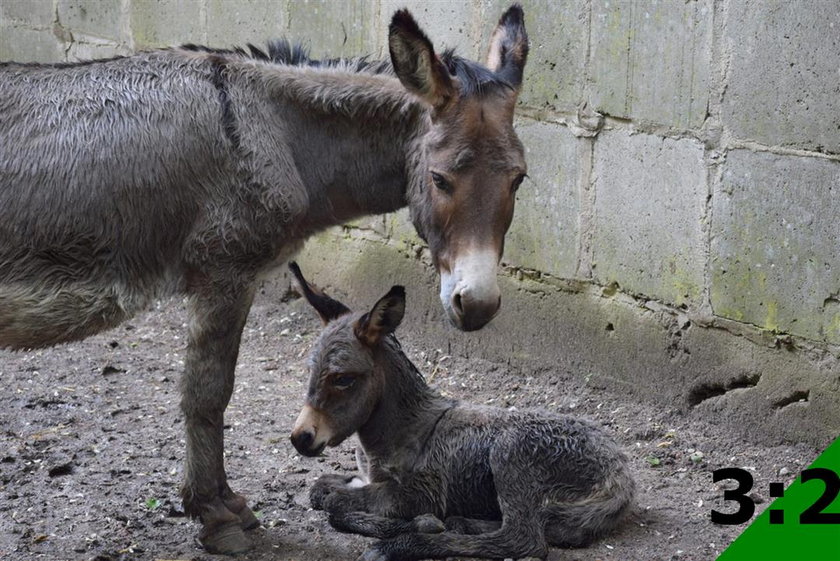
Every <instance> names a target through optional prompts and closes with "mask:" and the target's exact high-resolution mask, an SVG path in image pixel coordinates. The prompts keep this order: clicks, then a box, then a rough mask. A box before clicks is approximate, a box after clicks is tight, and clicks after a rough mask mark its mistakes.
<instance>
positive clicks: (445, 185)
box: [432, 172, 452, 193]
mask: <svg viewBox="0 0 840 561" xmlns="http://www.w3.org/2000/svg"><path fill="white" fill-rule="evenodd" d="M432 181H434V183H435V187H437V188H438V189H440V190H441V191H443V192H444V193H451V192H452V185H450V184H449V182H448V181H447V180H446V178H445V177H444V176H442V175H441V174H439V173H435V172H432Z"/></svg>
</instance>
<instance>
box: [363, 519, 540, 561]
mask: <svg viewBox="0 0 840 561" xmlns="http://www.w3.org/2000/svg"><path fill="white" fill-rule="evenodd" d="M547 555H548V544H547V543H546V540H545V536H544V535H543V532H542V527H541V526H540V524H539V521H538V520H536V519H534V517H530V516H529V517H526V518H524V519H519V520H514V519H508V518H505V521H504V522H503V523H502V525H501V527H500V528H499V529H498V530H496V531H495V532H490V533H488V534H477V535H467V534H455V533H451V532H444V533H441V534H420V533H412V534H402V535H399V536H397V537H395V538H391V539H386V540H383V541H380V542H378V543H376V544H374V546H373V547H372V548H371V549H369V550H368V551H366V552H365V553H364V554H363V555H362V557H360V558H359V559H360V561H419V560H420V559H444V558H447V557H483V558H488V559H507V558H514V559H519V558H522V557H538V558H540V559H544V558H545V557H546V556H547Z"/></svg>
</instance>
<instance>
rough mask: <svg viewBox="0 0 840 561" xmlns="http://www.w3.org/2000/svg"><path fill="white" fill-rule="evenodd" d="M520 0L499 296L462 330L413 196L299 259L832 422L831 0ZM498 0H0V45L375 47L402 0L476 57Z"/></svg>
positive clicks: (509, 335) (838, 111)
mask: <svg viewBox="0 0 840 561" xmlns="http://www.w3.org/2000/svg"><path fill="white" fill-rule="evenodd" d="M522 3H523V5H524V8H525V12H526V23H527V26H528V31H529V35H530V37H531V54H530V58H529V63H528V67H527V69H526V76H525V85H524V88H523V91H522V94H521V97H520V104H519V111H518V117H517V128H518V131H519V134H520V136H521V138H522V140H523V142H524V144H525V145H526V148H527V151H528V162H529V168H530V169H529V174H530V176H531V180H529V181H528V182H526V184H525V185H524V186H523V188H522V189H520V192H519V196H518V201H517V210H516V217H515V219H514V224H513V226H512V229H511V231H510V233H509V236H508V241H507V251H506V255H505V258H504V263H503V265H504V267H503V273H502V277H503V287H504V296H503V298H504V302H505V304H504V305H503V313H502V314H501V315H500V316H499V317H498V318H497V319H496V320H494V323H493V324H492V325H491V326H490V327H489V328H488V329H485V330H483V331H481V332H479V333H477V334H455V333H453V332H452V331H451V330H450V329H449V328H448V327H447V326H446V325H445V322H444V320H443V318H442V315H441V313H440V310H439V304H438V303H437V301H436V297H435V294H434V293H435V291H436V289H431V290H430V289H429V285H433V284H434V283H435V282H436V281H435V277H434V274H433V273H432V272H431V269H430V267H429V264H428V260H427V259H426V258H425V256H424V253H423V251H422V244H420V243H419V240H418V239H417V238H416V235H415V234H414V233H413V230H412V228H411V226H410V224H409V221H408V220H407V218H406V213H405V212H404V211H403V212H400V213H397V214H395V215H393V216H386V217H375V218H366V219H362V220H359V221H357V222H355V223H353V224H349V225H346V226H345V227H342V228H338V229H335V230H333V231H331V232H329V233H327V234H325V235H323V236H320V237H318V238H317V239H315V240H314V241H312V242H311V243H310V244H308V246H307V250H306V251H305V252H304V254H303V255H302V256H301V260H302V261H303V262H304V263H305V265H306V266H307V267H308V268H309V269H310V270H311V271H312V273H311V274H312V275H314V276H318V277H320V278H321V279H322V281H321V282H322V283H326V284H329V283H332V284H333V285H334V286H335V287H336V289H337V290H339V291H344V292H345V293H347V294H349V295H351V301H359V302H367V299H369V298H371V297H375V296H378V295H379V294H378V293H379V292H380V289H381V288H382V287H387V286H390V284H388V283H391V282H393V283H403V284H409V286H410V287H416V290H413V291H412V294H415V293H416V294H417V296H416V300H417V303H416V306H417V309H420V310H422V312H419V311H415V312H410V314H409V319H412V318H413V320H414V321H413V325H415V326H416V327H415V329H416V331H417V332H422V333H423V334H424V335H425V336H426V337H428V338H430V340H431V341H432V344H435V345H441V346H448V348H449V349H450V350H451V351H452V352H459V353H463V354H467V355H470V356H473V355H480V356H485V357H488V358H495V359H506V360H508V362H509V363H511V365H512V367H514V368H520V369H527V368H533V367H534V366H535V365H536V366H537V367H539V368H542V369H544V367H545V366H546V365H549V366H551V368H553V369H555V370H556V371H557V372H559V371H561V370H562V371H563V372H566V373H567V374H569V376H571V379H573V380H578V381H580V382H581V383H598V384H603V385H604V386H608V387H612V388H614V389H616V390H618V391H622V392H628V393H631V394H633V395H638V396H639V397H640V398H643V399H654V400H661V401H662V402H663V403H667V404H674V403H676V404H678V405H679V407H682V408H683V409H684V410H685V411H687V412H689V414H701V415H710V416H713V417H715V418H721V419H730V420H735V421H737V423H735V424H734V425H733V426H738V427H739V428H740V429H743V430H745V431H746V432H748V433H749V434H750V435H752V436H753V437H754V438H761V439H766V440H768V441H778V440H797V439H801V440H808V441H811V442H815V443H825V442H826V441H827V439H830V438H834V437H836V435H837V434H840V221H838V220H837V217H838V216H840V2H838V1H837V0H802V1H800V2H788V1H782V0H691V1H687V2H686V1H684V0H661V1H655V0H649V1H648V0H622V1H614V0H612V1H610V0H568V1H564V2H556V1H553V0H524V1H523V2H522ZM507 4H508V1H507V0H464V1H456V0H446V1H428V0H342V1H329V0H300V1H296V0H252V1H245V0H241V1H233V0H159V1H151V0H0V60H4V59H17V60H31V61H56V60H62V61H63V60H68V61H72V60H77V59H80V58H90V57H98V56H112V55H120V54H127V53H130V52H132V51H134V50H137V49H142V48H151V47H156V46H162V45H172V44H179V43H185V42H196V43H205V44H210V45H212V46H230V45H242V44H245V43H247V42H252V43H255V44H258V45H259V44H262V43H264V41H265V40H266V39H268V38H273V37H278V36H282V35H286V36H289V37H291V38H299V39H303V40H304V42H306V43H308V44H309V45H310V47H311V49H312V52H313V54H314V55H315V56H322V55H328V56H346V55H354V54H372V55H373V56H375V57H382V56H384V55H385V54H386V53H387V48H386V30H387V23H388V20H389V18H390V15H391V13H392V12H393V11H394V10H395V9H396V8H398V7H403V6H407V7H409V8H410V9H411V10H412V11H413V12H414V14H415V16H416V17H417V18H418V20H419V21H420V22H421V25H422V26H423V27H424V28H425V29H426V30H427V31H428V32H429V35H430V36H431V38H432V40H433V41H434V42H435V43H436V45H438V46H455V47H457V48H458V49H459V51H460V52H461V53H463V54H465V55H469V56H472V57H481V56H482V54H483V53H484V50H485V48H486V42H487V39H488V37H489V34H490V32H491V30H492V28H493V26H494V25H495V22H496V20H497V19H498V16H499V15H500V13H501V11H502V10H503V9H504V8H505V7H506V6H507ZM372 279H373V280H372ZM386 285H387V286H386ZM412 314H414V315H413V316H412ZM410 329H411V328H409V330H410ZM513 334H516V335H513ZM558 375H559V374H558ZM803 396H805V397H804V399H803Z"/></svg>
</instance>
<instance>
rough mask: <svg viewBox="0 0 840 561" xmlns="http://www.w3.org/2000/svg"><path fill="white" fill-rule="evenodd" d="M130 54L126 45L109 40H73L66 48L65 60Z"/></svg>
mask: <svg viewBox="0 0 840 561" xmlns="http://www.w3.org/2000/svg"><path fill="white" fill-rule="evenodd" d="M128 54H131V52H130V50H129V49H128V47H126V46H125V45H119V44H117V43H111V42H104V41H103V42H74V43H72V44H71V45H70V48H69V49H68V50H67V60H68V61H70V62H75V61H81V60H96V59H100V58H111V57H115V56H125V55H128Z"/></svg>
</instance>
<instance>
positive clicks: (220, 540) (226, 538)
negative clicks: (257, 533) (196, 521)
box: [198, 513, 256, 555]
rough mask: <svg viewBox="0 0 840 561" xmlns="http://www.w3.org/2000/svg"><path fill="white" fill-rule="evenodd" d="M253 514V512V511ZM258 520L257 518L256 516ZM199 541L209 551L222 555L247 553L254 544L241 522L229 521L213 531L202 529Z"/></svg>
mask: <svg viewBox="0 0 840 561" xmlns="http://www.w3.org/2000/svg"><path fill="white" fill-rule="evenodd" d="M251 516H253V513H251ZM254 520H256V518H254ZM198 541H200V542H201V545H202V546H203V547H204V550H205V551H206V552H207V553H220V554H222V555H236V554H238V553H245V552H246V551H248V550H249V549H251V547H253V546H252V544H251V540H249V539H248V538H247V537H246V536H245V532H243V531H242V525H241V523H239V522H229V523H227V524H223V525H221V526H218V527H216V528H215V529H214V530H213V531H212V532H209V531H208V532H206V533H205V530H202V531H201V534H199V536H198Z"/></svg>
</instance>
